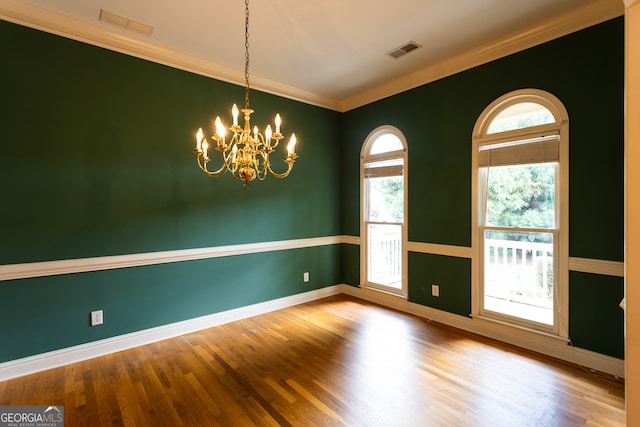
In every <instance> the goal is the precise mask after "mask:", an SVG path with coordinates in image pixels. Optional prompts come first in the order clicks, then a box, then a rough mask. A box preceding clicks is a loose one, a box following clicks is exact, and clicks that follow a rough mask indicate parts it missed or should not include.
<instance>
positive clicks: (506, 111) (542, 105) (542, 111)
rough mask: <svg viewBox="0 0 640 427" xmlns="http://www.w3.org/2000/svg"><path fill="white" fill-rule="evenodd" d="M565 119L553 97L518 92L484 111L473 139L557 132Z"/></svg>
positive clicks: (560, 104)
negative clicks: (535, 132) (541, 130)
mask: <svg viewBox="0 0 640 427" xmlns="http://www.w3.org/2000/svg"><path fill="white" fill-rule="evenodd" d="M567 118H568V116H567V112H566V110H565V108H564V106H563V105H562V103H561V102H560V100H559V99H558V98H556V97H555V96H554V95H552V94H550V93H548V92H545V91H542V90H539V89H522V90H517V91H514V92H510V93H507V94H505V95H503V96H501V97H500V98H498V99H496V100H495V101H494V102H492V103H491V104H490V105H489V106H488V107H487V108H485V110H484V111H483V112H482V114H481V115H480V119H479V120H478V121H477V122H476V127H475V128H474V131H473V135H474V136H475V137H476V138H480V139H482V138H483V137H484V138H487V137H490V138H494V137H496V136H499V135H501V134H505V136H506V135H507V134H520V133H526V132H529V131H534V130H538V129H546V128H548V127H553V128H558V127H559V126H560V125H562V124H565V123H566V122H567Z"/></svg>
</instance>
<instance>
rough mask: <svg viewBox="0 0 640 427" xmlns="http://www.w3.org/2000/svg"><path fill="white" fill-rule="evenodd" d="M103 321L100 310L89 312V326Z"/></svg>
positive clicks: (100, 323)
mask: <svg viewBox="0 0 640 427" xmlns="http://www.w3.org/2000/svg"><path fill="white" fill-rule="evenodd" d="M103 323H104V317H103V313H102V310H97V311H92V312H91V326H98V325H102V324H103Z"/></svg>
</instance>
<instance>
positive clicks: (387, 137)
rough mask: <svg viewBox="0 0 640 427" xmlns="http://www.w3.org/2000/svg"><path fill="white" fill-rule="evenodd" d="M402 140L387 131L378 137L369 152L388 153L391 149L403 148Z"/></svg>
mask: <svg viewBox="0 0 640 427" xmlns="http://www.w3.org/2000/svg"><path fill="white" fill-rule="evenodd" d="M403 148H404V147H403V146H402V141H400V138H398V137H397V136H395V135H393V134H390V133H385V134H382V135H380V136H379V137H377V138H376V139H375V140H374V141H373V143H372V144H371V148H370V149H369V154H380V153H387V152H390V151H397V150H402V149H403Z"/></svg>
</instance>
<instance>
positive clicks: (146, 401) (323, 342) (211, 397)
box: [0, 295, 624, 427]
mask: <svg viewBox="0 0 640 427" xmlns="http://www.w3.org/2000/svg"><path fill="white" fill-rule="evenodd" d="M0 405H64V410H65V426H66V427H71V426H121V425H124V426H154V427H155V426H217V425H220V426H234V427H235V426H253V425H258V426H277V425H279V426H341V425H348V426H367V427H372V426H402V427H411V426H488V427H498V426H508V427H515V426H580V425H594V426H595V425H597V426H623V425H624V384H622V383H619V382H615V381H611V380H608V379H605V378H601V377H599V376H596V375H594V374H591V373H588V372H586V371H585V370H583V369H580V368H578V367H574V366H569V365H566V364H563V363H560V362H558V361H556V360H552V359H548V358H545V357H542V356H540V355H536V354H533V353H529V352H525V351H522V350H520V349H516V348H514V347H510V346H508V345H505V344H501V343H497V342H495V341H491V340H487V339H484V338H480V337H477V336H474V335H470V334H466V333H463V332H460V331H458V330H455V329H451V328H448V327H445V326H442V325H437V324H435V323H429V322H427V321H426V320H424V319H419V318H416V317H412V316H408V315H405V314H401V313H397V312H394V311H391V310H387V309H385V308H381V307H378V306H375V305H372V304H369V303H366V302H363V301H360V300H357V299H353V298H350V297H347V296H344V295H340V296H335V297H330V298H326V299H322V300H319V301H315V302H312V303H308V304H303V305H300V306H296V307H292V308H288V309H285V310H281V311H277V312H273V313H269V314H265V315H261V316H257V317H254V318H250V319H246V320H242V321H238V322H234V323H231V324H227V325H223V326H219V327H216V328H212V329H208V330H204V331H200V332H199V333H194V334H191V335H185V336H182V337H180V338H176V339H170V340H166V341H162V342H158V343H154V344H151V345H146V346H143V347H139V348H135V349H132V350H127V351H122V352H119V353H115V354H112V355H108V356H104V357H100V358H97V359H92V360H89V361H85V362H81V363H76V364H73V365H69V366H66V367H62V368H56V369H52V370H49V371H46V372H42V373H38V374H34V375H30V376H27V377H23V378H19V379H14V380H10V381H6V382H1V383H0Z"/></svg>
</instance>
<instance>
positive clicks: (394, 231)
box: [368, 224, 402, 288]
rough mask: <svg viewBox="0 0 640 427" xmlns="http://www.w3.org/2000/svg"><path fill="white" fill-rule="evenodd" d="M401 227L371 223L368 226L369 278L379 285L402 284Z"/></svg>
mask: <svg viewBox="0 0 640 427" xmlns="http://www.w3.org/2000/svg"><path fill="white" fill-rule="evenodd" d="M401 232H402V228H401V226H399V225H391V224H385V225H379V224H376V225H375V226H374V225H373V224H372V225H371V226H370V228H369V242H368V243H369V245H368V250H369V280H370V281H372V282H375V283H379V284H381V285H387V286H393V287H398V288H399V287H401V286H402V240H401V237H402V236H401Z"/></svg>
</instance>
